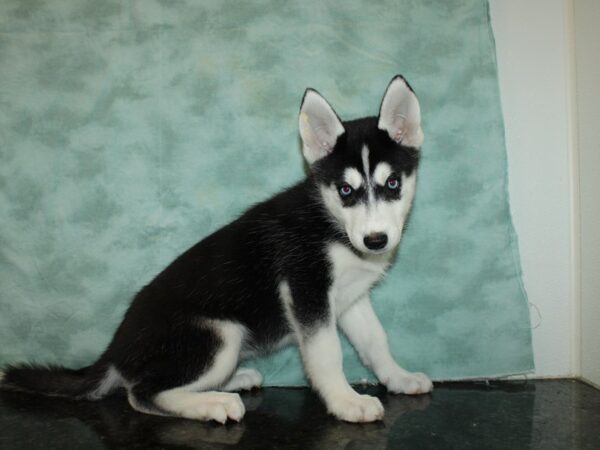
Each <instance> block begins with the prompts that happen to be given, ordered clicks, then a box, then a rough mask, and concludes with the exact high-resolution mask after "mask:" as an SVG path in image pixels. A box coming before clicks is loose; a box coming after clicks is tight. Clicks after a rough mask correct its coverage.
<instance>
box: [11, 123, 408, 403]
mask: <svg viewBox="0 0 600 450" xmlns="http://www.w3.org/2000/svg"><path fill="white" fill-rule="evenodd" d="M344 127H345V129H346V132H345V133H344V134H342V135H341V136H340V137H339V139H338V141H337V143H336V146H335V148H334V150H333V152H332V153H331V154H330V155H328V156H326V157H325V158H323V159H321V160H319V161H317V162H316V163H315V164H314V165H313V167H312V168H311V173H310V174H309V175H308V176H307V178H306V179H305V180H304V181H302V182H300V183H298V184H297V185H295V186H293V187H291V188H289V189H287V190H286V191H284V192H282V193H280V194H278V195H276V196H274V197H273V198H271V199H269V200H266V201H264V202H262V203H260V204H258V205H256V206H254V207H252V208H251V209H249V210H248V211H247V212H246V213H245V214H243V215H242V216H241V217H239V218H238V219H237V220H235V221H233V222H232V223H230V224H229V225H227V226H225V227H223V228H221V229H220V230H218V231H216V232H215V233H213V234H211V235H210V236H208V237H206V238H204V239H203V240H202V241H200V242H199V243H197V244H196V245H194V246H193V247H192V248H190V249H189V250H188V251H186V252H185V253H183V254H182V255H181V256H179V257H178V258H177V259H176V260H175V261H173V263H171V264H170V265H169V266H168V267H167V268H166V269H165V270H164V271H163V272H162V273H160V274H159V275H158V276H157V277H156V278H155V279H154V280H152V281H151V282H150V283H149V284H148V285H147V286H145V287H144V288H143V289H142V290H141V291H140V292H139V293H138V294H137V295H136V296H135V298H134V299H133V302H132V304H131V306H130V307H129V310H128V311H127V313H126V315H125V318H124V320H123V322H122V323H121V325H120V326H119V328H118V329H117V331H116V333H115V335H114V338H113V340H112V342H111V343H110V345H109V347H108V348H107V350H106V351H105V352H104V354H103V355H102V356H101V357H100V359H99V360H98V362H96V363H95V364H93V365H92V366H90V367H86V368H83V369H79V370H71V369H66V368H60V367H42V366H29V365H23V366H11V367H8V368H7V369H6V374H5V377H4V380H3V382H2V386H3V387H6V388H13V389H23V390H28V391H32V392H36V393H40V394H46V395H60V396H66V397H73V398H94V396H95V394H94V391H95V390H96V389H97V388H98V386H99V384H100V382H101V380H102V378H103V376H104V374H105V372H106V370H107V368H108V367H109V366H114V367H115V368H116V369H117V370H118V371H119V372H120V374H122V376H123V377H124V378H125V379H126V380H128V381H129V382H130V383H132V389H131V394H132V395H133V396H134V397H135V399H136V401H137V402H138V403H139V404H141V405H143V406H144V407H145V408H148V409H151V408H152V402H151V399H152V397H153V396H154V395H155V394H157V393H158V392H160V391H163V390H166V389H170V388H173V387H177V386H180V385H185V384H187V383H190V382H191V381H192V380H195V379H197V378H198V377H199V375H200V374H202V373H203V372H204V371H205V369H206V368H207V367H208V366H209V365H210V364H211V362H212V360H213V358H214V356H215V354H216V352H217V351H218V349H219V348H220V346H221V344H222V343H221V338H220V337H219V335H218V334H217V333H216V332H215V330H214V329H212V328H211V327H210V326H208V325H206V319H227V320H231V321H235V322H237V323H240V324H242V325H244V326H245V327H246V329H247V330H248V331H249V336H248V339H247V342H245V344H244V345H245V347H246V350H255V351H259V352H263V351H268V350H270V349H271V348H272V347H273V346H274V345H276V344H277V343H278V342H279V341H280V340H281V339H282V338H283V337H285V336H286V335H288V334H289V333H290V332H291V330H290V329H289V326H288V322H287V320H286V318H285V316H284V311H283V307H282V304H281V301H280V298H279V291H278V286H279V283H280V281H281V280H283V279H285V280H286V281H287V282H288V284H289V286H290V289H291V293H292V296H293V298H294V308H295V309H294V315H295V317H296V319H297V320H298V322H299V324H300V326H301V327H303V328H305V329H306V330H307V332H309V331H310V328H311V327H314V326H315V325H316V324H318V323H319V322H320V321H323V320H324V319H326V318H327V317H328V315H329V314H330V312H329V309H328V308H329V307H328V302H327V291H328V288H329V286H330V284H331V282H332V280H331V279H330V274H329V273H330V270H329V269H330V267H329V264H330V263H329V262H328V260H327V256H326V254H325V248H326V244H327V243H331V242H339V243H341V244H343V245H346V246H348V248H350V249H352V250H353V251H355V250H354V248H353V247H352V246H351V244H350V243H349V241H348V238H347V236H346V235H345V233H344V232H343V231H342V230H341V229H339V228H338V225H337V224H336V222H335V221H334V220H333V219H332V218H331V217H330V216H329V213H328V212H327V210H326V209H325V207H324V205H323V204H322V200H321V197H320V195H319V192H318V186H319V185H320V184H326V185H328V186H329V185H331V184H332V183H333V184H337V183H340V182H341V179H342V175H343V171H344V169H345V168H347V167H349V166H354V167H356V168H357V169H359V170H363V162H362V159H361V149H362V147H363V145H364V144H367V145H368V146H369V148H370V150H371V151H370V167H371V168H374V167H375V166H376V164H377V163H378V162H379V161H380V160H385V161H386V162H388V163H389V164H391V165H392V167H393V169H394V171H395V173H396V174H398V175H399V174H402V173H404V174H407V175H408V174H410V173H412V171H413V170H415V168H416V166H417V162H418V151H417V150H416V149H412V148H407V147H403V146H402V145H400V144H397V143H396V142H394V141H392V140H391V139H390V138H389V137H388V135H387V133H386V132H384V131H381V130H379V129H377V118H375V117H369V118H364V119H358V120H354V121H349V122H345V123H344Z"/></svg>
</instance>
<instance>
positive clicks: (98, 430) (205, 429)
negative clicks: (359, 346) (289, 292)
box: [0, 387, 431, 450]
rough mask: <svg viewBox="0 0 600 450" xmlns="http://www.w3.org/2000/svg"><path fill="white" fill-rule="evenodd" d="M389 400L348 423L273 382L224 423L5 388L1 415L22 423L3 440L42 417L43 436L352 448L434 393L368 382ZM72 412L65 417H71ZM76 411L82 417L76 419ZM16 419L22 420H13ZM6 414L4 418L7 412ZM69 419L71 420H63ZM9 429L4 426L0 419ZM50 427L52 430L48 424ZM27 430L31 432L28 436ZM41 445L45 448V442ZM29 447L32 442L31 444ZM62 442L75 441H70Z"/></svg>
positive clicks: (112, 442) (121, 442) (381, 435)
mask: <svg viewBox="0 0 600 450" xmlns="http://www.w3.org/2000/svg"><path fill="white" fill-rule="evenodd" d="M368 391H369V392H368V393H369V394H371V395H378V396H379V397H380V398H381V399H382V401H383V402H384V404H385V407H386V416H385V420H384V421H383V422H377V423H372V424H364V425H360V424H350V423H345V422H340V421H338V420H336V419H334V418H332V417H330V416H327V415H326V414H325V410H324V407H323V405H322V402H321V401H320V400H319V399H318V397H317V396H316V395H315V394H313V393H312V392H311V391H310V390H308V389H277V388H267V389H262V390H259V391H255V392H251V393H246V394H243V395H242V399H243V401H244V404H245V405H246V410H247V412H246V416H245V417H244V419H243V420H242V422H240V423H228V424H227V425H225V426H223V425H218V424H216V423H202V422H197V421H193V420H187V419H178V418H174V417H160V416H150V415H145V414H140V413H137V412H134V411H132V410H131V409H130V408H129V405H128V404H127V401H126V399H125V398H124V397H123V396H121V395H117V396H113V397H111V398H108V399H105V400H103V401H99V402H74V401H69V400H63V399H59V398H44V397H33V396H29V395H27V394H23V393H16V392H0V417H2V418H5V417H9V416H10V417H11V423H18V424H19V426H18V427H16V428H15V427H13V428H12V430H7V432H3V435H4V436H3V438H4V440H5V442H14V443H15V444H17V442H18V441H19V440H21V442H24V441H23V439H24V437H26V438H27V442H32V441H35V439H33V438H34V436H32V435H31V433H35V431H36V429H39V427H38V426H37V425H39V423H40V421H43V423H44V424H46V426H45V427H44V434H43V435H40V440H41V442H45V443H48V442H51V441H52V440H56V442H65V443H69V442H77V441H81V437H82V436H85V435H87V436H89V435H90V433H89V431H88V430H85V428H88V429H92V430H93V431H94V432H95V435H96V436H95V437H96V438H97V441H96V442H95V443H91V442H90V443H89V445H87V444H86V447H87V448H108V449H126V448H127V449H129V448H133V447H137V448H180V449H181V448H185V449H204V448H231V447H235V448H246V447H247V448H303V449H305V448H306V449H331V450H334V449H348V448H355V447H362V446H364V445H368V447H369V448H370V449H371V450H376V449H384V448H387V446H388V445H387V444H388V433H389V430H390V429H391V428H392V427H393V426H394V425H395V424H397V423H398V422H400V421H401V420H402V416H403V415H405V414H407V413H411V412H414V411H422V410H424V409H426V408H427V407H428V405H429V403H430V401H431V397H430V396H429V395H425V396H418V397H407V396H391V395H387V394H386V393H385V390H384V389H382V388H378V387H370V388H368ZM67 418H68V419H69V420H68V421H65V419H67ZM73 418H75V419H77V421H76V423H77V425H76V426H74V421H73V420H72V419H73ZM15 419H16V420H15ZM0 420H4V419H1V418H0ZM66 422H68V423H69V426H68V427H65V426H64V425H65V423H66ZM2 428H3V429H5V428H6V427H2ZM49 429H50V430H52V431H51V432H50V434H49V433H48V430H49ZM24 434H27V436H24ZM43 447H44V445H42V446H41V447H40V448H43ZM29 448H31V446H29ZM64 448H70V447H69V446H68V445H67V444H65V447H64Z"/></svg>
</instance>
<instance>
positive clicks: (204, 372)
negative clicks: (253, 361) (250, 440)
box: [128, 320, 245, 423]
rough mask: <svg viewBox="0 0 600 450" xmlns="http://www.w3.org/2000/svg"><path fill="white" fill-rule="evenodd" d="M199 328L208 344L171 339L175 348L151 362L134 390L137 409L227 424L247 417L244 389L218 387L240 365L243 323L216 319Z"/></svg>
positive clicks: (132, 397) (131, 395)
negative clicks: (218, 389)
mask: <svg viewBox="0 0 600 450" xmlns="http://www.w3.org/2000/svg"><path fill="white" fill-rule="evenodd" d="M198 331H199V332H200V333H199V334H200V335H202V336H200V335H199V336H197V338H198V339H202V341H203V342H204V345H200V342H198V340H196V339H189V336H187V339H186V342H185V343H183V342H179V343H170V344H169V347H170V349H172V350H173V351H171V352H169V354H168V355H164V354H163V355H162V358H160V361H156V360H155V361H152V362H151V363H150V364H148V366H147V367H146V368H145V369H144V371H143V373H142V377H141V379H139V381H137V382H136V383H135V384H134V385H133V386H131V387H130V388H129V390H128V398H129V403H130V404H131V406H132V407H133V408H134V409H136V410H138V411H141V412H145V413H149V414H159V415H172V416H179V417H185V418H188V419H195V420H205V421H208V420H216V421H217V422H221V423H225V422H226V421H227V420H228V419H231V420H235V421H239V420H240V419H241V418H242V417H243V416H244V413H245V408H244V404H243V403H242V400H241V398H240V396H239V395H238V394H234V393H229V392H217V391H215V390H214V389H217V388H219V387H220V386H223V385H224V384H226V383H227V381H228V380H229V379H230V377H231V375H232V373H234V371H235V369H236V367H237V364H238V359H239V353H240V348H241V346H242V341H243V338H244V329H243V327H241V326H240V325H237V324H235V323H233V322H227V321H220V320H210V321H206V323H204V324H203V326H202V328H200V329H199V330H198ZM206 342H209V344H210V345H206ZM200 347H203V348H202V350H203V351H202V352H201V353H202V355H200V354H199V348H200ZM199 391H203V392H199Z"/></svg>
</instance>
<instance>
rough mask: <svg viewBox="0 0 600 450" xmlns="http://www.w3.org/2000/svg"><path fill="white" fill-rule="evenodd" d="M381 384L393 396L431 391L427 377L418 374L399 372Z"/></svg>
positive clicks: (431, 384)
mask: <svg viewBox="0 0 600 450" xmlns="http://www.w3.org/2000/svg"><path fill="white" fill-rule="evenodd" d="M383 384H385V386H386V387H387V389H388V391H390V392H391V393H393V394H408V395H416V394H426V393H427V392H431V391H432V390H433V383H432V382H431V380H430V379H429V377H428V376H427V375H425V374H424V373H420V372H415V373H410V372H400V373H397V374H395V375H393V376H391V377H389V378H388V379H386V380H383Z"/></svg>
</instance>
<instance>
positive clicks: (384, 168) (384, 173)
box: [373, 162, 392, 186]
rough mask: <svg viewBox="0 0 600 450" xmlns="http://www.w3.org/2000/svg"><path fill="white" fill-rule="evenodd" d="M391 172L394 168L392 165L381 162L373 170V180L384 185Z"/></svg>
mask: <svg viewBox="0 0 600 450" xmlns="http://www.w3.org/2000/svg"><path fill="white" fill-rule="evenodd" d="M391 174H392V168H391V167H390V165H389V164H388V163H386V162H380V163H379V164H377V167H375V170H374V171H373V182H374V183H375V184H377V185H379V186H383V185H385V183H386V181H387V179H388V178H389V176H390V175H391Z"/></svg>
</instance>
